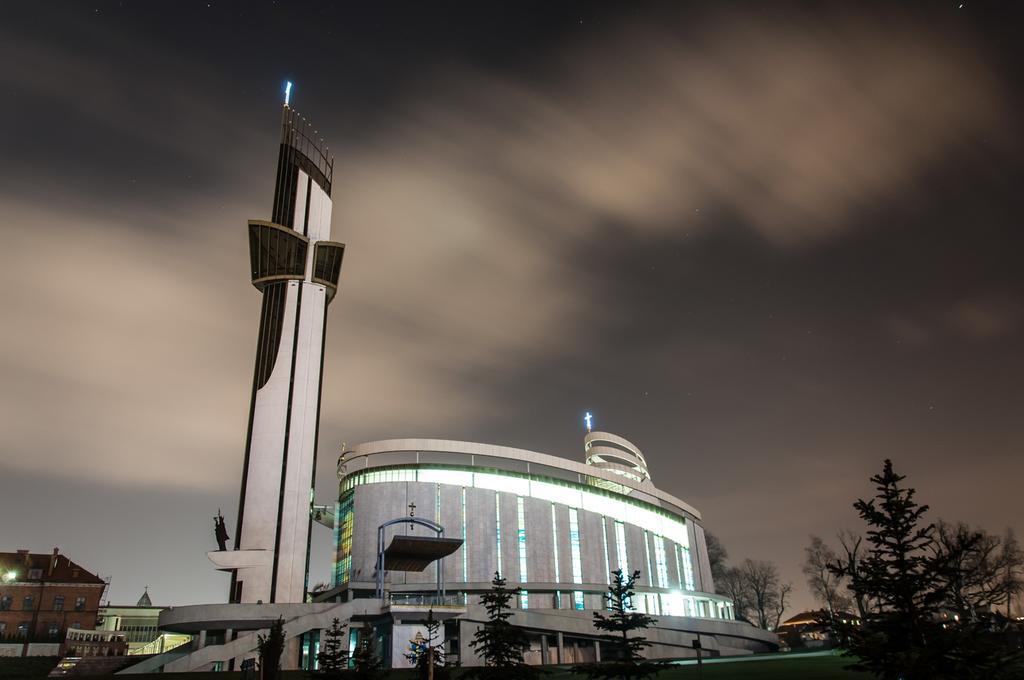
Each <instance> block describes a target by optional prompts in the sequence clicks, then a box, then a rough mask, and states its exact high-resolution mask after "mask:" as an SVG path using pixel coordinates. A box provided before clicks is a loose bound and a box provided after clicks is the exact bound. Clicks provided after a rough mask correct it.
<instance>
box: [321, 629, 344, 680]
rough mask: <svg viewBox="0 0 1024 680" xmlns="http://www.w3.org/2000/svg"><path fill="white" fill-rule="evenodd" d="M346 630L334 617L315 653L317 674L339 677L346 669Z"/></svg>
mask: <svg viewBox="0 0 1024 680" xmlns="http://www.w3.org/2000/svg"><path fill="white" fill-rule="evenodd" d="M347 637H348V636H347V635H346V630H345V629H344V628H342V626H341V621H340V620H339V619H334V621H333V622H332V623H331V627H330V628H328V629H327V631H326V632H325V634H324V641H323V646H322V647H321V649H320V652H319V653H318V654H317V655H316V660H317V662H318V666H319V667H318V668H317V672H318V674H320V675H322V676H325V677H328V678H341V677H342V676H343V675H344V674H345V671H346V670H348V645H347V644H345V643H346V638H347Z"/></svg>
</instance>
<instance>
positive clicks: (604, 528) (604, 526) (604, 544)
mask: <svg viewBox="0 0 1024 680" xmlns="http://www.w3.org/2000/svg"><path fill="white" fill-rule="evenodd" d="M601 548H602V549H603V550H604V577H605V578H606V579H607V578H609V577H610V574H611V573H612V572H611V568H610V567H609V566H608V521H607V520H606V519H605V517H604V515H601Z"/></svg>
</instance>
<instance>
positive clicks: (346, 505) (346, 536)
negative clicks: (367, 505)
mask: <svg viewBox="0 0 1024 680" xmlns="http://www.w3.org/2000/svg"><path fill="white" fill-rule="evenodd" d="M354 506H355V493H353V492H352V491H346V492H345V493H343V494H341V497H340V498H339V499H338V505H337V506H336V508H335V511H334V512H335V515H334V544H335V545H336V546H337V551H338V552H337V555H336V557H335V563H334V585H335V587H337V586H340V585H342V584H345V583H348V582H349V579H350V578H351V576H352V530H353V528H354V525H355V512H354Z"/></svg>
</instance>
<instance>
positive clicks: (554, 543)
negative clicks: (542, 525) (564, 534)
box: [551, 503, 572, 583]
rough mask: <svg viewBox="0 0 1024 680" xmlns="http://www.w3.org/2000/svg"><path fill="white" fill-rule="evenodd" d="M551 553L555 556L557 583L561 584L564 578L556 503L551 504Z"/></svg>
mask: <svg viewBox="0 0 1024 680" xmlns="http://www.w3.org/2000/svg"><path fill="white" fill-rule="evenodd" d="M570 512H572V511H571V510H570ZM551 552H552V554H553V555H554V556H555V583H559V582H560V581H561V580H562V578H561V574H559V571H558V518H557V515H556V511H555V504H554V503H552V504H551Z"/></svg>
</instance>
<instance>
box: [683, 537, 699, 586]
mask: <svg viewBox="0 0 1024 680" xmlns="http://www.w3.org/2000/svg"><path fill="white" fill-rule="evenodd" d="M680 552H681V553H682V557H683V577H684V578H685V579H686V589H687V590H696V589H697V588H696V586H695V585H694V583H693V564H692V563H691V562H690V549H689V548H687V547H685V546H683V547H682V548H681V549H680Z"/></svg>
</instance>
